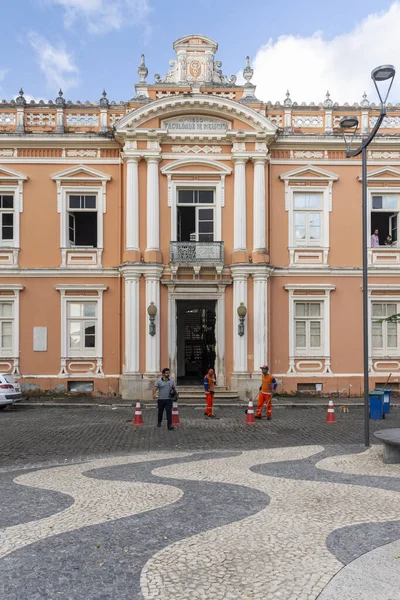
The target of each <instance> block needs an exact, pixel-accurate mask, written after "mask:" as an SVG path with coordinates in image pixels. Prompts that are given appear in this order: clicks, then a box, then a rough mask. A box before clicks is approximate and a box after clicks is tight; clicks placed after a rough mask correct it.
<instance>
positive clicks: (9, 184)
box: [0, 166, 28, 266]
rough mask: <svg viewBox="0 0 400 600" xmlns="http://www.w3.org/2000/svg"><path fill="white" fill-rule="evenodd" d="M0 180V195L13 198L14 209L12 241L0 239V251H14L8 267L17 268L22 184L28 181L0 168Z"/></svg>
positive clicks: (22, 176) (5, 168)
mask: <svg viewBox="0 0 400 600" xmlns="http://www.w3.org/2000/svg"><path fill="white" fill-rule="evenodd" d="M0 179H1V181H3V182H4V183H3V184H2V185H0V194H2V195H10V196H11V195H12V196H14V208H13V210H12V212H13V214H14V223H13V239H12V240H2V239H0V250H2V249H5V248H12V249H14V250H15V252H14V258H13V263H14V264H13V265H10V266H18V264H17V250H19V248H20V229H21V225H20V214H21V213H22V211H23V209H24V194H23V192H24V182H25V181H27V180H28V176H27V175H24V174H23V173H19V172H18V171H14V170H13V169H9V168H7V167H4V166H0ZM10 212H11V211H10Z"/></svg>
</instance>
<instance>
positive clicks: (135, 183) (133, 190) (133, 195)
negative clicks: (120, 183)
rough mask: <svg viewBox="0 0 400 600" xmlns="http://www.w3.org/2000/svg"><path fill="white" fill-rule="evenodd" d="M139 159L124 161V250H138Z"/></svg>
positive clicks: (130, 158) (132, 158)
mask: <svg viewBox="0 0 400 600" xmlns="http://www.w3.org/2000/svg"><path fill="white" fill-rule="evenodd" d="M139 160H140V158H139V157H129V158H127V159H126V249H127V250H139Z"/></svg>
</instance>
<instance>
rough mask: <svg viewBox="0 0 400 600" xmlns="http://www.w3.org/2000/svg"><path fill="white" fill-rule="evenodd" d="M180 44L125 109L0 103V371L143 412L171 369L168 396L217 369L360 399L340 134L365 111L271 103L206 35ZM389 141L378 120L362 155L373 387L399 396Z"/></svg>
mask: <svg viewBox="0 0 400 600" xmlns="http://www.w3.org/2000/svg"><path fill="white" fill-rule="evenodd" d="M174 50H175V52H176V61H175V63H174V64H173V66H172V68H171V70H170V72H169V73H168V74H167V75H166V76H165V77H163V78H159V79H158V80H157V81H156V83H154V84H150V83H148V82H147V67H146V65H145V63H144V60H143V61H142V64H141V65H140V67H139V69H138V73H139V79H140V81H139V82H138V83H137V84H136V96H135V98H134V99H133V100H131V101H129V102H127V103H125V104H115V103H111V102H109V101H108V100H107V98H106V97H105V96H104V97H103V98H102V99H101V100H100V101H99V103H98V104H93V105H87V104H81V105H79V104H71V103H67V102H66V101H65V100H64V98H63V97H62V96H59V97H58V98H57V99H56V101H55V103H48V104H40V105H39V104H34V103H33V104H26V102H25V99H24V97H23V95H22V94H21V95H20V97H19V98H17V100H16V101H15V102H13V103H10V104H6V103H3V104H1V105H0V212H1V219H2V222H1V225H2V227H1V235H2V237H1V240H0V275H1V281H0V326H1V332H0V333H1V348H0V370H1V371H7V372H14V373H17V374H18V376H19V377H20V379H21V382H22V383H23V386H24V389H25V390H27V391H30V392H31V393H32V392H36V393H44V392H50V393H54V394H56V393H58V392H64V391H67V390H70V391H73V390H76V389H80V388H79V386H83V388H81V389H92V390H93V391H92V393H93V394H104V395H112V394H122V396H123V397H124V398H132V399H133V398H137V397H139V398H142V399H144V400H146V399H149V398H150V397H151V386H152V382H153V381H154V378H155V377H156V376H158V374H159V372H160V370H161V368H163V367H164V366H166V365H168V366H170V368H171V370H172V373H173V376H174V377H175V378H176V379H177V380H178V384H180V385H185V384H186V385H187V384H190V385H201V378H202V375H203V374H204V373H203V371H204V370H205V369H206V368H208V366H214V368H215V370H216V373H217V378H218V383H219V385H220V386H224V387H226V388H227V389H231V390H233V391H237V392H238V393H239V395H240V396H241V397H243V398H244V397H245V396H246V395H251V394H253V393H254V392H255V391H256V390H257V389H258V386H259V377H260V369H259V367H260V366H261V365H262V364H265V363H269V366H270V369H271V371H272V372H273V374H274V375H275V376H276V378H277V379H278V381H279V388H278V391H279V392H283V393H290V394H294V393H297V392H299V391H305V390H306V391H307V392H312V393H323V394H331V393H339V394H343V395H345V394H348V395H357V396H358V395H360V394H361V392H362V285H361V283H362V282H361V276H362V271H361V181H360V178H361V160H358V159H346V156H345V148H344V143H343V140H342V137H341V134H340V131H339V125H338V124H339V120H340V118H341V117H342V116H344V115H348V114H355V115H357V116H358V118H359V120H360V126H361V129H362V131H363V132H367V131H368V130H369V129H370V128H371V127H372V126H373V123H374V119H375V118H376V116H377V114H378V110H377V107H375V106H371V105H370V103H369V101H368V100H367V99H366V98H365V97H364V98H363V99H362V101H361V103H360V104H356V105H352V106H351V107H350V106H338V105H336V104H334V103H333V102H332V100H331V99H330V98H329V96H327V98H326V99H325V101H324V102H323V103H321V104H316V105H314V104H313V105H309V106H305V105H300V106H299V105H297V104H296V103H294V102H292V100H291V99H290V97H289V96H287V97H286V99H285V100H284V101H283V102H282V104H274V105H272V104H271V103H267V104H265V103H263V102H261V101H260V100H258V99H257V97H256V88H255V86H254V85H253V84H252V82H251V78H252V70H251V68H250V66H249V64H248V65H247V66H246V67H245V69H244V79H245V81H246V83H245V85H238V84H237V82H236V80H235V78H234V77H231V78H228V77H226V76H225V75H223V73H222V71H221V69H220V68H219V65H218V64H216V61H215V53H216V51H217V44H216V42H214V41H213V40H211V39H210V38H207V37H205V36H200V35H192V36H186V37H183V38H180V39H179V40H177V41H176V42H175V43H174ZM159 66H160V67H161V66H162V65H159ZM288 85H289V87H290V82H288ZM382 134H384V135H382ZM399 134H400V110H399V109H398V107H389V108H388V116H387V118H386V120H385V121H384V123H383V127H382V128H381V133H380V134H379V135H378V136H377V138H376V141H375V142H374V143H373V145H372V146H371V147H370V150H369V155H368V227H369V229H370V232H371V234H372V232H373V231H375V229H377V230H378V231H379V233H378V237H379V245H377V246H375V247H371V248H369V263H370V267H369V310H370V340H369V342H370V344H369V347H370V358H369V364H370V379H371V386H373V385H375V384H379V383H383V382H384V381H386V379H387V378H388V376H389V375H390V374H391V382H392V384H393V387H394V388H396V386H398V385H399V381H400V336H399V331H398V325H396V324H389V323H387V322H385V321H382V318H384V317H386V316H390V315H391V314H394V313H397V312H400V283H399V274H400V245H399V241H398V239H397V220H398V214H399V211H400V150H399ZM389 235H390V236H391V243H390V244H389V245H388V244H386V245H385V243H384V242H385V240H386V238H387V236H389ZM152 303H153V304H152ZM242 303H243V304H242ZM153 305H154V307H155V308H156V309H157V310H156V314H155V315H154V316H153V317H152V318H150V316H149V314H148V308H149V307H150V306H153ZM241 305H242V306H244V307H245V308H246V311H245V312H246V314H245V316H244V317H242V319H241V318H240V317H239V314H238V308H239V307H240V306H241ZM150 312H151V311H150ZM85 384H86V386H85Z"/></svg>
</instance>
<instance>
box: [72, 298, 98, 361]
mask: <svg viewBox="0 0 400 600" xmlns="http://www.w3.org/2000/svg"><path fill="white" fill-rule="evenodd" d="M71 304H78V305H84V304H94V306H95V315H94V316H90V317H85V316H79V317H73V316H71V315H70V310H69V309H70V305H71ZM66 309H67V353H68V357H74V358H93V357H95V356H96V355H97V331H98V323H99V319H98V310H99V303H98V301H97V298H95V299H94V300H91V299H90V297H87V298H81V299H80V300H79V301H76V300H70V299H69V298H68V299H67V306H66ZM73 322H77V323H79V326H80V327H79V328H80V336H81V344H80V345H81V347H80V349H79V351H78V352H76V351H73V350H72V349H71V347H70V344H69V342H70V338H71V329H70V327H71V323H73ZM87 322H91V323H92V322H93V323H94V326H95V345H94V347H93V348H85V323H87Z"/></svg>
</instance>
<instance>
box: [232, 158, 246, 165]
mask: <svg viewBox="0 0 400 600" xmlns="http://www.w3.org/2000/svg"><path fill="white" fill-rule="evenodd" d="M248 160H249V157H248V156H232V162H233V164H235V165H244V164H246V163H247V161H248Z"/></svg>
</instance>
